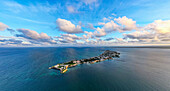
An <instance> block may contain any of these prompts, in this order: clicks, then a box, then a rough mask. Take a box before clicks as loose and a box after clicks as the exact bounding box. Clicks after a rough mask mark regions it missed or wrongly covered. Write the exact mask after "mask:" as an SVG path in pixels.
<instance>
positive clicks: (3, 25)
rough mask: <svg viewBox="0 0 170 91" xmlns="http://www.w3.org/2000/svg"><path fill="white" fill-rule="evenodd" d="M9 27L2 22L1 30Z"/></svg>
mask: <svg viewBox="0 0 170 91" xmlns="http://www.w3.org/2000/svg"><path fill="white" fill-rule="evenodd" d="M7 28H8V26H7V25H5V24H3V23H2V22H0V31H4V30H6V29H7Z"/></svg>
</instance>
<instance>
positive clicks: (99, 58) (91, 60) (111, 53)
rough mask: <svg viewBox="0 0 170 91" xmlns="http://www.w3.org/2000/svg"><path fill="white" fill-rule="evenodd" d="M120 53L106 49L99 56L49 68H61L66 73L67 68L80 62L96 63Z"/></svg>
mask: <svg viewBox="0 0 170 91" xmlns="http://www.w3.org/2000/svg"><path fill="white" fill-rule="evenodd" d="M119 55H120V53H118V52H115V51H110V50H106V51H105V52H104V53H102V54H101V55H99V56H96V57H91V58H88V59H81V60H72V61H69V62H65V63H61V64H57V65H54V66H52V67H49V69H57V70H60V72H61V73H65V72H66V71H67V68H71V67H75V66H77V65H79V64H84V63H90V64H94V63H97V62H101V61H104V60H107V59H112V58H114V57H119Z"/></svg>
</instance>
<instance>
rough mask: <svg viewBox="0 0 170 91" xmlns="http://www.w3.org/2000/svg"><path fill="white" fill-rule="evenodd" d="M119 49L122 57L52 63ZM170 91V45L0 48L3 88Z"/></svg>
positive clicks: (7, 90)
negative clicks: (65, 66) (62, 66)
mask: <svg viewBox="0 0 170 91" xmlns="http://www.w3.org/2000/svg"><path fill="white" fill-rule="evenodd" d="M107 49H109V50H114V51H118V52H120V53H121V54H120V58H115V59H114V60H107V61H104V62H100V63H96V64H83V65H79V66H78V67H74V68H70V69H69V71H68V72H66V73H65V74H60V72H59V71H58V70H49V69H48V67H49V66H53V65H55V64H57V63H62V62H66V61H70V60H74V59H83V58H89V57H93V56H98V55H100V54H101V53H102V52H103V51H104V50H107ZM23 90H25V91H39V90H41V91H48V90H51V91H94V90H99V91H113V90H114V91H156V90H157V91H170V49H163V48H100V47H92V48H90V47H87V48H81V47H80V48H60V47H58V48H57V47H56V48H0V91H23Z"/></svg>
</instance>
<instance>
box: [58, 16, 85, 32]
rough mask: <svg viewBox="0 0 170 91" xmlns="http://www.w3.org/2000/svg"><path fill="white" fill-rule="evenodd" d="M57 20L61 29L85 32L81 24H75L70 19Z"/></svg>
mask: <svg viewBox="0 0 170 91" xmlns="http://www.w3.org/2000/svg"><path fill="white" fill-rule="evenodd" d="M56 22H57V25H58V27H59V30H60V31H63V32H66V33H83V31H82V29H81V26H80V25H77V26H75V25H74V24H72V23H71V22H70V21H68V20H65V19H60V18H58V19H57V21H56Z"/></svg>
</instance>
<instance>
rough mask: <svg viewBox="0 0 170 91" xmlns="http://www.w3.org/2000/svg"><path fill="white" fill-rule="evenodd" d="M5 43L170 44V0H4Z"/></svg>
mask: <svg viewBox="0 0 170 91" xmlns="http://www.w3.org/2000/svg"><path fill="white" fill-rule="evenodd" d="M0 2H1V3H0V46H2V47H9V46H12V47H13V46H15V47H20V46H21V47H22V46H24V47H27V46H145V45H151V46H152V45H170V0H107V1H106V0H0Z"/></svg>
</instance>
